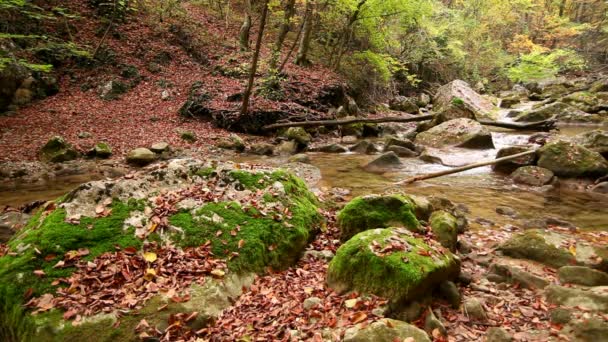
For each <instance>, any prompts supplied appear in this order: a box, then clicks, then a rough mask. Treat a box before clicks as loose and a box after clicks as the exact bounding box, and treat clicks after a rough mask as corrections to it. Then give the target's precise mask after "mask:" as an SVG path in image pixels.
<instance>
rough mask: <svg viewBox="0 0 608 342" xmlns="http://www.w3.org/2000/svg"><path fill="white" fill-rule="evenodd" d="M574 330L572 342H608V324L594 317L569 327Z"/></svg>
mask: <svg viewBox="0 0 608 342" xmlns="http://www.w3.org/2000/svg"><path fill="white" fill-rule="evenodd" d="M568 328H569V329H570V330H572V336H573V338H572V339H571V341H589V342H600V341H601V342H605V341H607V340H608V338H607V336H608V323H607V322H606V321H605V320H602V319H599V318H595V317H592V318H590V319H583V320H579V321H576V322H574V323H572V324H570V326H569V327H568Z"/></svg>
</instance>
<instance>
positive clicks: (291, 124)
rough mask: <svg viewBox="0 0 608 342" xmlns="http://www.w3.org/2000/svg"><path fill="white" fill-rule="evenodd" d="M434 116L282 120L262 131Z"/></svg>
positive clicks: (263, 128) (409, 119)
mask: <svg viewBox="0 0 608 342" xmlns="http://www.w3.org/2000/svg"><path fill="white" fill-rule="evenodd" d="M434 117H435V115H433V114H428V115H420V116H413V117H408V118H403V117H395V116H393V117H383V118H375V119H366V118H357V119H348V120H319V121H301V122H284V123H276V124H272V125H267V126H264V127H262V130H263V131H271V130H274V129H277V128H287V127H318V126H341V125H350V124H357V123H383V122H417V121H426V120H431V119H433V118H434Z"/></svg>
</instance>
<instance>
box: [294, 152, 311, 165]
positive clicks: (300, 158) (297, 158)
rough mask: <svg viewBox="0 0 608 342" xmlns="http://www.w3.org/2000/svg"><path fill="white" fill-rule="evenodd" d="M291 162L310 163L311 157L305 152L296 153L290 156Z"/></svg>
mask: <svg viewBox="0 0 608 342" xmlns="http://www.w3.org/2000/svg"><path fill="white" fill-rule="evenodd" d="M289 162H290V163H305V164H308V163H310V157H309V156H308V155H306V154H304V153H300V154H295V155H293V156H291V157H289Z"/></svg>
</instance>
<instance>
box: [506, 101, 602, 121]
mask: <svg viewBox="0 0 608 342" xmlns="http://www.w3.org/2000/svg"><path fill="white" fill-rule="evenodd" d="M553 116H555V117H556V119H557V120H558V121H562V122H573V123H593V122H598V121H600V120H598V117H596V116H594V115H590V114H587V113H585V112H583V111H581V110H580V109H578V108H576V107H573V106H570V105H568V104H566V103H563V102H553V103H550V104H548V105H546V106H544V107H541V108H537V109H532V110H529V111H526V112H523V113H521V114H520V115H519V116H517V117H516V118H515V121H518V122H534V121H542V120H547V119H549V118H551V117H553Z"/></svg>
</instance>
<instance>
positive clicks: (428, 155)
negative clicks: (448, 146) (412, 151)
mask: <svg viewBox="0 0 608 342" xmlns="http://www.w3.org/2000/svg"><path fill="white" fill-rule="evenodd" d="M437 152H438V151H437V150H434V149H430V148H424V149H423V150H422V153H420V155H419V156H418V158H420V160H422V161H423V162H427V163H431V164H441V165H444V162H443V160H442V159H441V157H440V156H438V155H437V154H436V153H437Z"/></svg>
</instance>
